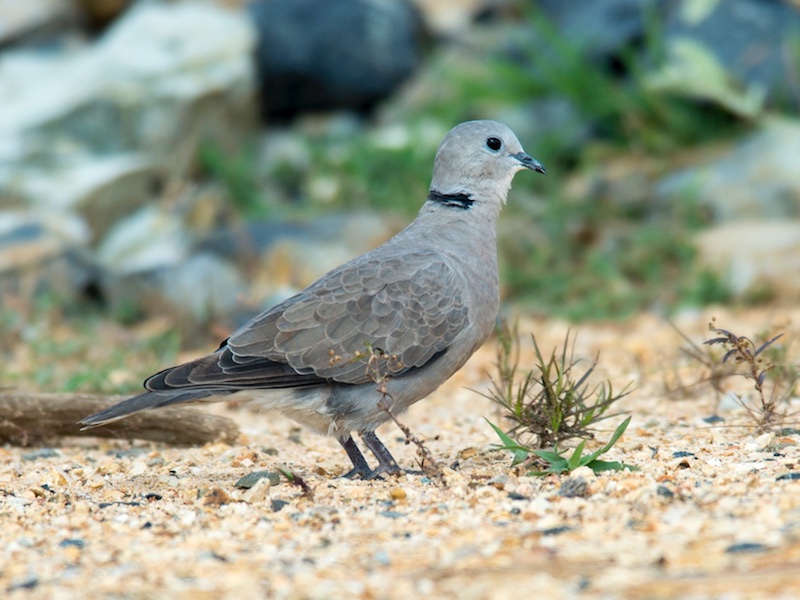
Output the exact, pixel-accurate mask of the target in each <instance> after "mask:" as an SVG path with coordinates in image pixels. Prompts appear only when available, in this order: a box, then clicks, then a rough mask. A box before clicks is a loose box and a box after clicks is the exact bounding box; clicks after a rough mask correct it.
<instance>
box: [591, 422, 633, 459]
mask: <svg viewBox="0 0 800 600" xmlns="http://www.w3.org/2000/svg"><path fill="white" fill-rule="evenodd" d="M630 422H631V418H630V417H628V418H627V419H625V420H624V421H623V422H622V423H620V424H619V426H618V427H617V429H616V430H615V431H614V435H612V436H611V439H610V440H608V442H607V443H606V445H605V446H603V447H602V448H600V449H599V450H595V451H594V452H592V453H591V454H590V455H589V461H587V462H591V461H593V460H595V459H596V458H597V457H598V456H601V455H603V454H605V453H606V452H608V451H609V450H611V448H612V447H613V446H614V444H616V443H617V440H619V438H621V437H622V434H623V433H625V430H626V429H627V428H628V424H629V423H630ZM584 464H586V463H584Z"/></svg>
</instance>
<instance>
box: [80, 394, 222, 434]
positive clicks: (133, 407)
mask: <svg viewBox="0 0 800 600" xmlns="http://www.w3.org/2000/svg"><path fill="white" fill-rule="evenodd" d="M234 391H236V390H226V389H208V388H206V389H195V390H191V391H188V390H176V391H172V392H145V393H144V394H139V395H138V396H134V397H133V398H128V399H127V400H123V401H122V402H120V403H119V404H115V405H114V406H109V407H108V408H106V409H105V410H102V411H100V412H99V413H97V414H94V415H91V416H89V417H86V418H84V419H81V420H80V421H78V425H81V431H86V430H87V429H94V428H95V427H100V426H101V425H105V424H107V423H112V422H114V421H118V420H120V419H124V418H125V417H128V416H130V415H132V414H134V413H138V412H142V411H143V410H148V409H151V408H161V407H162V406H172V405H174V404H187V403H191V402H197V401H200V400H203V399H205V398H211V397H213V396H225V395H227V394H230V393H232V392H234Z"/></svg>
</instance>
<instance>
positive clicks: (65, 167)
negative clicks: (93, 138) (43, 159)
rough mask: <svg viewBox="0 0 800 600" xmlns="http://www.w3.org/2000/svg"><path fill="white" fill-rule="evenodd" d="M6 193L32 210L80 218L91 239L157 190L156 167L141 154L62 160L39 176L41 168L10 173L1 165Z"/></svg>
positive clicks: (0, 171) (23, 169)
mask: <svg viewBox="0 0 800 600" xmlns="http://www.w3.org/2000/svg"><path fill="white" fill-rule="evenodd" d="M0 174H2V175H3V176H5V178H6V180H7V181H8V180H11V181H15V182H16V185H13V186H12V189H11V190H10V191H11V192H12V193H14V194H15V195H17V196H22V197H25V198H28V199H29V204H30V206H32V207H39V208H41V209H42V210H57V211H60V212H63V213H70V214H77V215H80V216H82V217H83V218H84V219H85V220H86V222H87V224H88V225H89V229H90V230H91V232H92V235H93V238H94V239H95V240H98V239H102V237H103V235H104V234H105V233H106V231H107V230H108V229H109V228H110V227H111V226H112V225H114V224H115V223H116V222H117V221H118V220H119V219H121V218H123V217H125V216H127V215H128V214H130V213H132V212H133V211H134V210H136V209H137V208H139V207H141V206H143V205H144V204H145V203H147V202H149V201H151V200H152V198H153V194H154V192H155V191H156V190H157V189H158V188H159V186H160V180H161V169H160V167H159V166H158V165H156V164H155V163H154V162H152V161H150V160H148V159H147V158H146V157H145V156H143V155H134V154H118V155H114V156H108V157H98V158H97V159H96V160H92V161H85V160H78V161H76V163H75V164H68V163H67V162H66V161H64V162H62V163H60V164H58V165H54V166H53V167H52V168H51V169H49V170H48V172H47V174H46V176H43V174H42V172H41V170H40V169H38V168H36V167H34V168H27V169H26V168H19V169H17V170H15V171H14V172H13V173H11V172H8V171H7V170H6V168H4V167H3V166H0Z"/></svg>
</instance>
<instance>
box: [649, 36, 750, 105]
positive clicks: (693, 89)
mask: <svg viewBox="0 0 800 600" xmlns="http://www.w3.org/2000/svg"><path fill="white" fill-rule="evenodd" d="M667 55H668V59H667V61H666V62H665V63H664V64H663V65H661V67H660V68H659V69H657V70H655V71H653V72H652V73H649V74H648V75H647V76H646V77H645V78H644V84H645V86H646V87H647V89H649V90H650V91H652V92H658V93H661V94H670V95H674V96H683V97H686V98H691V99H693V100H698V101H702V102H708V103H711V104H714V105H716V106H718V107H720V108H722V109H724V110H726V111H728V112H730V113H731V114H734V115H736V116H738V117H741V118H743V119H749V120H753V119H755V118H756V117H758V116H759V115H760V114H761V111H762V109H763V107H764V98H765V91H764V90H763V89H762V88H760V87H759V86H756V85H745V84H743V83H742V82H741V81H740V79H739V78H738V77H736V76H734V75H733V74H731V73H730V72H729V71H728V70H727V69H726V68H725V66H724V65H723V64H722V63H721V62H720V61H719V60H718V59H717V58H716V56H715V55H714V53H713V51H711V50H710V49H708V48H707V47H706V46H704V45H703V44H702V43H700V42H698V41H696V40H692V39H689V38H678V39H675V40H672V41H671V43H670V44H669V48H668V53H667Z"/></svg>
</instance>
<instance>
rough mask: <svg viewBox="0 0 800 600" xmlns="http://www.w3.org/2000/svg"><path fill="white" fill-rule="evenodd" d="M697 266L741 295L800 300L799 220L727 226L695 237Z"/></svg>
mask: <svg viewBox="0 0 800 600" xmlns="http://www.w3.org/2000/svg"><path fill="white" fill-rule="evenodd" d="M695 244H696V245H697V248H698V257H697V261H698V265H699V266H701V267H707V268H709V269H711V270H713V271H715V272H717V273H721V274H722V275H723V277H724V280H725V282H726V283H727V285H728V286H729V287H730V289H731V290H732V291H733V292H734V293H736V294H739V295H742V294H756V295H763V294H764V293H769V294H770V295H772V296H773V297H775V298H777V299H780V300H790V301H797V300H798V299H800V276H798V275H799V274H800V220H794V221H744V222H740V223H726V224H722V225H718V226H716V227H712V228H711V229H708V230H705V231H702V232H700V233H699V234H698V235H697V236H696V238H695Z"/></svg>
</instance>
